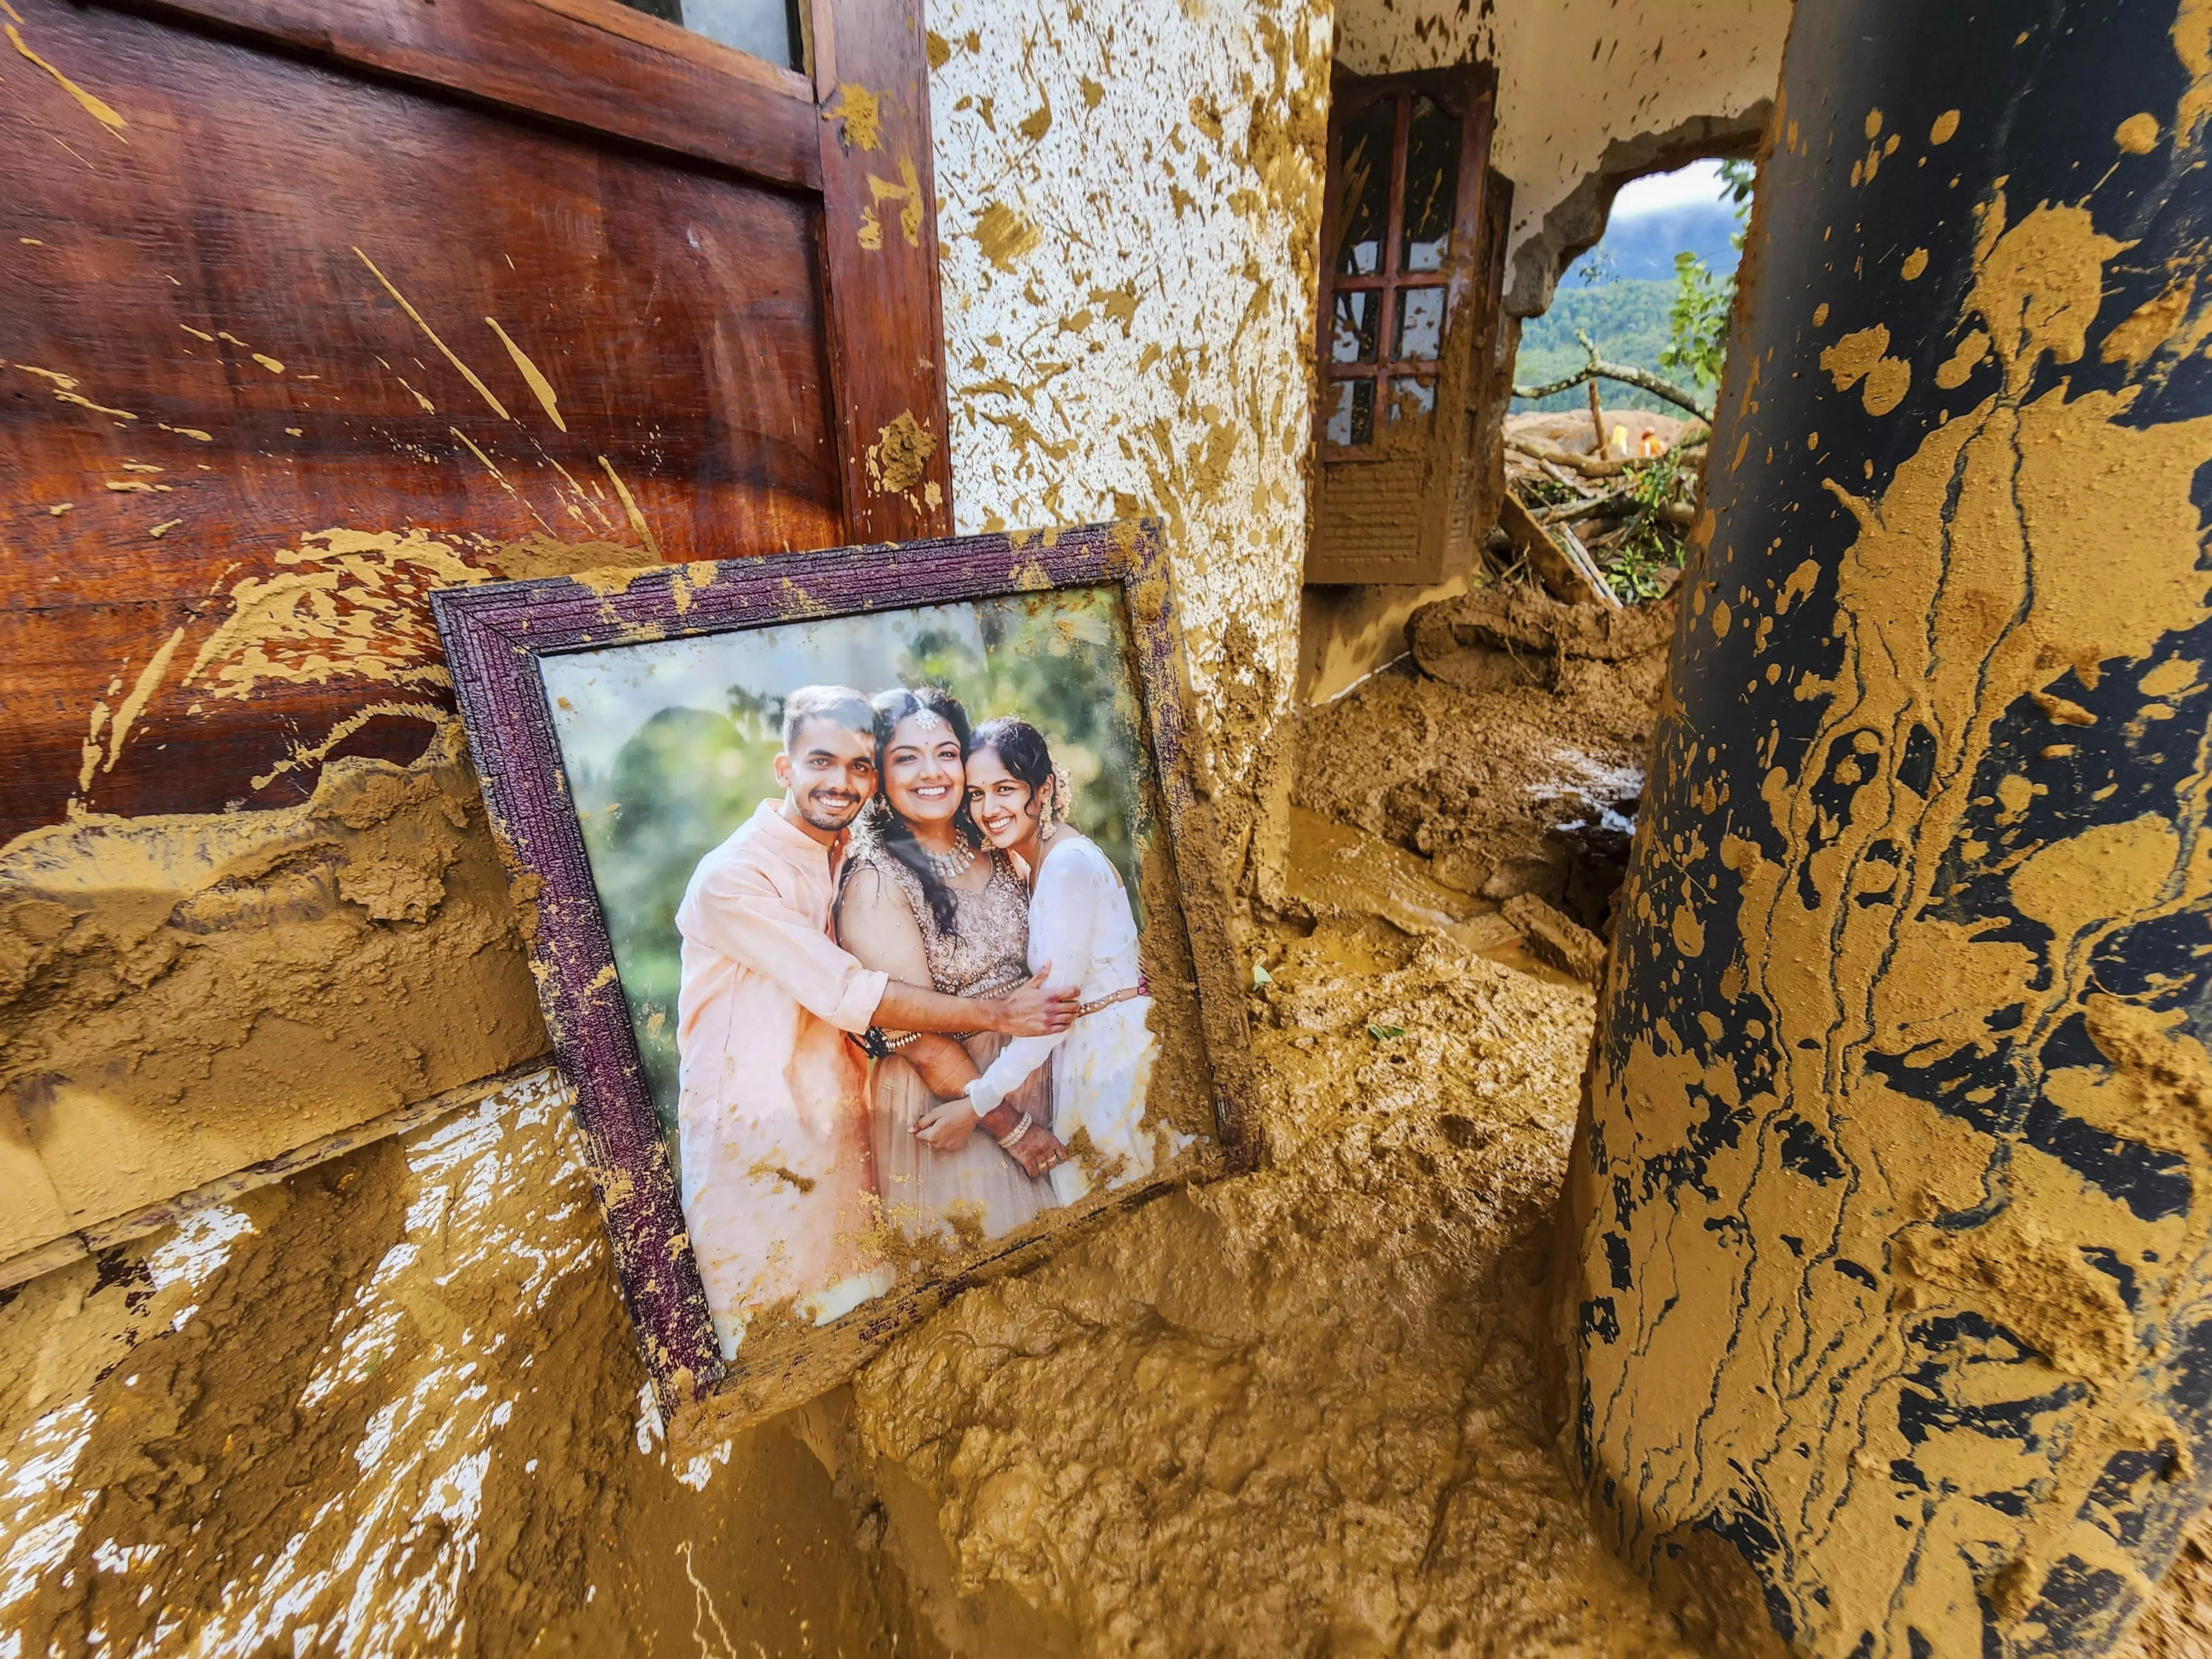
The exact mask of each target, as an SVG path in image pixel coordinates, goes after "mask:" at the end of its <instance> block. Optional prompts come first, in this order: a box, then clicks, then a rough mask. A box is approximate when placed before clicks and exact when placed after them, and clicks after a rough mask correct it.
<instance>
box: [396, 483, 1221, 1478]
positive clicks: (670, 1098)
mask: <svg viewBox="0 0 2212 1659" xmlns="http://www.w3.org/2000/svg"><path fill="white" fill-rule="evenodd" d="M432 605H433V607H434V609H435V612H436V616H437V621H438V627H439V629H440V632H441V634H442V635H443V636H444V640H445V646H446V652H447V660H448V663H449V664H450V665H451V669H452V672H453V684H454V688H455V690H456V693H457V695H458V696H459V702H460V708H461V714H462V718H463V720H464V721H465V725H466V726H467V729H468V735H469V742H470V744H471V752H472V754H473V756H474V757H475V761H476V765H477V772H478V774H479V775H480V777H481V779H482V781H483V793H484V799H485V805H486V806H487V808H488V810H489V817H490V821H491V823H492V826H493V829H494V833H495V836H497V837H498V839H499V842H500V847H501V854H502V855H503V856H504V857H505V859H506V860H507V866H508V869H509V871H510V874H511V878H512V880H513V890H514V893H515V896H516V899H517V902H518V904H519V906H520V909H521V912H522V916H523V927H524V933H525V934H526V937H527V938H528V939H529V941H530V948H531V952H532V965H533V969H534V971H535V973H536V975H537V980H538V993H539V997H540V1000H542V1002H543V1004H544V1011H545V1019H546V1024H547V1025H548V1026H549V1028H550V1030H551V1032H552V1036H553V1043H554V1049H555V1054H556V1058H557V1060H558V1061H559V1064H560V1067H561V1070H562V1074H563V1076H564V1078H565V1079H566V1080H567V1082H568V1085H569V1087H570V1088H571V1089H572V1090H573V1091H574V1101H575V1110H576V1115H577V1119H578V1121H579V1122H580V1124H581V1126H582V1128H583V1132H584V1138H585V1141H586V1147H587V1149H588V1156H589V1158H590V1160H591V1164H592V1171H593V1176H594V1180H595V1182H596V1185H597V1189H598V1192H599V1201H600V1204H601V1206H602V1208H603V1210H604V1212H605V1220H606V1227H607V1234H608V1237H609V1238H610V1239H611V1242H612V1244H613V1248H614V1260H615V1266H616V1271H617V1274H618V1275H619V1277H620V1279H621V1283H622V1287H623V1294H624V1296H625V1297H626V1298H627V1300H628V1303H629V1310H630V1314H631V1317H632V1319H633V1320H634V1322H635V1325H636V1327H637V1332H638V1338H639V1343H640V1346H641V1349H642V1351H643V1353H644V1356H645V1360H646V1364H647V1369H648V1370H649V1372H650V1373H651V1375H652V1377H653V1383H654V1387H655V1389H656V1391H657V1394H658V1395H659V1401H660V1406H661V1410H662V1413H663V1416H664V1418H665V1419H666V1421H667V1423H668V1425H669V1429H670V1432H671V1436H676V1437H680V1438H681V1439H682V1440H683V1441H684V1442H686V1443H694V1444H696V1443H699V1442H700V1441H701V1440H702V1439H704V1438H707V1437H709V1436H712V1435H714V1434H720V1433H725V1432H727V1431H728V1430H729V1429H730V1428H732V1427H733V1426H736V1425H738V1424H741V1423H743V1422H745V1421H750V1420H752V1419H757V1418H758V1417H761V1416H764V1415H766V1414H768V1413H772V1412H775V1411H779V1410H781V1409H783V1408H784V1407H787V1406H790V1405H793V1404H796V1403H798V1402H799V1401H803V1400H805V1399H807V1398H809V1397H811V1395H814V1394H816V1393H818V1392H819V1391H820V1390H821V1389H824V1388H827V1387H829V1386H831V1385H832V1384H834V1383H836V1382H837V1381H838V1380H840V1379H841V1378H842V1376H845V1375H847V1374H848V1373H849V1371H850V1370H851V1369H852V1368H853V1367H854V1365H855V1364H858V1363H859V1362H860V1360H862V1359H864V1358H866V1356H867V1355H868V1353H869V1352H872V1350H873V1349H875V1348H876V1347H878V1346H880V1345H881V1344H882V1343H883V1342H884V1340H886V1339H887V1338H889V1337H890V1335H892V1334H894V1333H896V1331H898V1330H900V1329H901V1328H904V1327H905V1326H907V1325H908V1324H910V1323H911V1322H914V1321H915V1320H916V1319H918V1318H920V1317H921V1316H924V1315H926V1314H927V1312H929V1311H930V1310H932V1309H933V1308H935V1307H936V1306H938V1305H939V1304H940V1303H941V1302H942V1301H943V1300H944V1298H945V1297H947V1296H949V1295H950V1294H951V1293H952V1292H953V1291H956V1290H957V1289H958V1288H960V1287H961V1286H962V1285H967V1284H971V1283H975V1282H977V1281H978V1280H979V1279H982V1278H986V1277H988V1276H991V1275H994V1274H996V1273H1004V1272H1007V1271H1010V1270H1012V1269H1014V1268H1016V1267H1020V1266H1022V1265H1024V1264H1025V1263H1027V1262H1029V1261H1034V1260H1036V1258H1037V1256H1038V1255H1039V1254H1040V1253H1042V1252H1044V1251H1048V1250H1049V1249H1052V1248H1054V1243H1055V1242H1056V1241H1058V1240H1060V1239H1062V1238H1064V1237H1066V1236H1067V1234H1068V1232H1069V1231H1070V1229H1071V1228H1075V1227H1079V1226H1080V1225H1082V1223H1083V1222H1084V1220H1085V1218H1087V1217H1090V1216H1093V1215H1096V1214H1097V1213H1098V1212H1101V1211H1102V1210H1104V1209H1107V1208H1109V1207H1111V1206H1117V1205H1124V1204H1127V1203H1130V1202H1133V1201H1136V1200H1141V1199H1142V1198H1144V1197H1145V1196H1146V1194H1151V1193H1155V1192H1158V1190H1160V1189H1161V1188H1163V1187H1164V1186H1165V1185H1167V1184H1169V1183H1172V1182H1183V1181H1187V1180H1190V1179H1193V1178H1204V1177H1207V1176H1213V1175H1217V1174H1219V1173H1222V1172H1225V1171H1226V1170H1234V1169H1237V1168H1241V1167H1243V1166H1245V1165H1246V1164H1248V1163H1249V1159H1250V1157H1251V1153H1252V1148H1251V1146H1249V1141H1248V1129H1247V1118H1246V1114H1245V1110H1244V1098H1243V1090H1244V1086H1245V1078H1246V1073H1247V1053H1248V1040H1247V1033H1246V1030H1245V1026H1244V1018H1243V998H1242V994H1241V986H1240V983H1239V980H1238V976H1237V969H1236V964H1235V962H1234V959H1233V956H1232V953H1231V948H1230V943H1229V934H1228V930H1227V926H1226V917H1225V909H1224V904H1225V901H1224V895H1223V891H1222V889H1221V885H1220V878H1219V873H1218V870H1217V868H1216V866H1215V862H1214V859H1213V847H1214V837H1213V836H1212V834H1211V832H1210V829H1209V824H1208V818H1207V815H1206V811H1205V810H1204V807H1203V804H1202V802H1201V801H1200V799H1199V798H1198V797H1197V796H1196V795H1195V794H1194V791H1193V789H1192V787H1191V784H1190V781H1189V778H1188V757H1187V755H1186V752H1185V741H1184V724H1183V720H1184V694H1185V682H1184V678H1183V673H1182V665H1181V660H1180V656H1179V646H1178V641H1179V639H1180V634H1179V630H1178V629H1177V627H1176V615H1175V605H1174V600H1173V597H1172V594H1171V593H1170V587H1169V582H1168V577H1167V572H1166V568H1165V566H1164V562H1163V561H1162V559H1161V557H1160V550H1159V545H1158V535H1157V532H1156V530H1155V529H1154V527H1153V526H1151V525H1150V524H1149V523H1146V524H1135V523H1126V522H1125V523H1121V524H1115V525H1098V526H1087V527H1085V528H1082V529H1077V530H1067V531H1061V532H1057V533H1056V534H1055V533H1052V532H1047V533H1045V534H1042V535H1033V536H1028V537H1007V536H1003V535H991V536H970V537H960V538H952V539H949V540H944V541H933V542H921V543H914V544H907V545H903V546H890V547H885V546H875V547H860V548H842V549H838V550H833V551H829V552H823V553H802V554H787V555H783V556H777V557H774V558H746V559H732V560H727V561H724V562H718V563H702V564H690V565H657V566H653V567H651V568H647V569H642V570H635V571H630V570H614V571H605V572H595V573H592V574H586V575H583V576H578V577H556V578H549V579H544V580H530V581H516V582H502V583H495V584H491V585H488V586H481V587H467V588H453V589H447V590H446V591H443V592H438V593H435V594H434V595H433V596H432Z"/></svg>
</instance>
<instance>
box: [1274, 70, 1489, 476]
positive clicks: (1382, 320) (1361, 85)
mask: <svg viewBox="0 0 2212 1659" xmlns="http://www.w3.org/2000/svg"><path fill="white" fill-rule="evenodd" d="M1488 86H1489V82H1488V78H1487V77H1486V76H1485V75H1483V74H1482V73H1481V72H1480V70H1478V68H1477V66H1476V65H1474V64H1462V65H1459V66H1457V67H1455V68H1452V69H1444V70H1409V71H1407V72H1405V73H1402V74H1397V75H1373V76H1349V75H1345V74H1341V73H1340V74H1338V75H1337V76H1335V77H1334V83H1333V85H1332V88H1331V93H1330V103H1329V117H1328V184H1327V188H1326V191H1325V193H1324V194H1323V197H1322V233H1321V246H1322V269H1321V303H1320V308H1319V314H1318V316H1317V318H1316V323H1315V331H1314V356H1315V362H1316V369H1317V372H1318V374H1319V378H1320V381H1321V398H1320V401H1319V404H1318V405H1317V407H1316V410H1315V411H1314V444H1315V447H1316V453H1318V454H1319V456H1320V457H1321V459H1322V460H1324V461H1332V462H1334V461H1373V460H1379V459H1383V447H1384V446H1383V444H1382V442H1381V437H1382V433H1383V428H1384V427H1385V426H1386V425H1387V424H1388V423H1389V386H1390V384H1391V382H1392V381H1394V380H1425V381H1427V382H1428V383H1429V385H1430V386H1431V388H1434V387H1435V386H1437V385H1438V383H1439V382H1440V381H1441V380H1442V378H1443V357H1442V356H1441V348H1442V344H1443V341H1444V339H1445V338H1446V337H1449V335H1450V333H1451V325H1452V323H1453V320H1454V319H1455V317H1456V316H1457V315H1458V313H1459V312H1460V309H1461V307H1462V306H1464V305H1465V304H1466V303H1467V300H1468V291H1469V289H1470V287H1471V283H1470V282H1469V273H1470V272H1471V271H1472V270H1473V269H1474V261H1473V259H1472V258H1471V257H1470V252H1469V251H1470V250H1471V249H1472V248H1474V246H1475V245H1476V244H1477V243H1479V241H1480V239H1481V235H1482V230H1483V224H1482V217H1483V216H1482V196H1483V189H1482V185H1483V173H1484V170H1485V166H1486V162H1487V161H1488V155H1487V149H1488V144H1487V139H1488V136H1489V135H1488V131H1487V127H1488V116H1489V99H1488V96H1487V92H1488ZM1417 95H1426V96H1427V97H1429V98H1431V99H1432V100H1435V101H1436V102H1437V104H1438V105H1440V106H1443V109H1445V110H1446V111H1447V112H1449V113H1451V114H1453V115H1455V116H1456V117H1458V118H1459V176H1458V183H1457V186H1456V189H1455V192H1454V198H1453V203H1452V225H1451V250H1452V251H1451V252H1450V254H1449V255H1448V256H1447V258H1445V260H1444V262H1443V265H1442V266H1441V267H1440V268H1439V269H1437V270H1432V271H1428V270H1424V271H1402V270H1400V269H1399V264H1398V261H1399V258H1400V251H1401V245H1402V243H1403V241H1404V214H1405V200H1406V151H1407V141H1408V137H1409V135H1410V133H1411V131H1412V126H1413V99H1414V98H1415V97H1416V96H1417ZM1385 99H1389V100H1392V101H1393V102H1395V105H1396V106H1397V112H1396V120H1395V123H1394V124H1393V128H1392V133H1391V142H1390V176H1389V208H1388V210H1387V213H1386V216H1385V219H1384V223H1383V261H1382V268H1381V269H1380V270H1378V271H1377V272H1376V274H1375V275H1373V276H1347V275H1345V274H1343V273H1340V272H1339V271H1338V270H1337V269H1336V254H1337V246H1336V242H1337V236H1338V234H1339V231H1340V228H1341V216H1342V210H1343V205H1344V203H1343V196H1344V168H1343V166H1342V155H1341V146H1342V143H1343V142H1344V135H1345V131H1346V128H1347V127H1348V126H1349V125H1351V123H1352V120H1353V119H1354V118H1357V117H1358V116H1360V115H1364V113H1366V112H1367V111H1369V110H1370V109H1371V108H1373V107H1374V106H1375V105H1376V104H1377V103H1380V102H1382V101H1383V100H1385ZM1420 289H1443V290H1444V315H1443V322H1442V324H1441V325H1440V327H1439V328H1438V331H1437V342H1438V346H1439V356H1437V357H1433V358H1427V357H1422V358H1396V357H1393V356H1391V353H1392V351H1394V350H1395V349H1396V346H1397V322H1398V296H1399V295H1401V294H1402V293H1406V292H1407V291H1415V290H1420ZM1340 294H1379V295H1381V296H1382V299H1381V303H1380V306H1379V307H1378V312H1377V315H1376V319H1375V329H1376V333H1375V361H1374V362H1362V363H1340V362H1337V361H1336V360H1335V354H1334V349H1333V343H1334V333H1335V312H1336V297H1337V295H1340ZM1359 380H1367V381H1370V382H1371V383H1372V384H1373V386H1374V387H1375V401H1374V408H1373V412H1372V415H1371V416H1370V423H1369V435H1368V441H1366V442H1365V443H1364V444H1334V443H1331V442H1330V441H1328V415H1329V410H1330V407H1331V398H1332V394H1333V393H1334V390H1335V388H1336V387H1337V386H1339V385H1340V384H1343V383H1345V382H1347V381H1352V382H1356V381H1359Z"/></svg>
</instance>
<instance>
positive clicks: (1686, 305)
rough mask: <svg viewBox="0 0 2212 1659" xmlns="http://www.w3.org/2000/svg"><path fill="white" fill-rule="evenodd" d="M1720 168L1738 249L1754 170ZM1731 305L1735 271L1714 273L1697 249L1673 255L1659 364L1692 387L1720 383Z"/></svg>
mask: <svg viewBox="0 0 2212 1659" xmlns="http://www.w3.org/2000/svg"><path fill="white" fill-rule="evenodd" d="M1720 173H1721V184H1722V185H1723V187H1724V188H1725V190H1726V191H1727V194H1728V199H1729V205H1730V206H1732V207H1733V208H1734V209H1735V218H1736V231H1735V234H1734V235H1732V236H1730V237H1729V245H1730V246H1733V247H1734V248H1735V251H1736V252H1737V253H1739V254H1741V252H1743V238H1744V227H1745V226H1746V225H1747V223H1748V222H1749V221H1750V217H1751V191H1752V186H1753V183H1754V182H1755V180H1756V178H1757V170H1756V169H1755V168H1754V167H1753V166H1752V164H1751V163H1750V162H1749V161H1742V160H1741V159H1737V158H1731V159H1729V160H1728V161H1723V162H1722V163H1721V167H1720ZM1734 310H1735V272H1734V271H1733V270H1731V271H1730V272H1729V274H1728V275H1727V276H1714V275H1713V273H1712V270H1711V267H1709V266H1708V265H1707V264H1705V261H1704V260H1703V259H1700V258H1698V257H1697V256H1696V255H1695V254H1693V253H1678V254H1676V255H1675V256H1674V303H1673V304H1672V305H1671V306H1669V307H1668V313H1667V349H1665V350H1663V351H1662V352H1661V353H1660V354H1659V367H1660V368H1662V369H1663V370H1665V371H1667V372H1668V373H1670V374H1676V375H1686V376H1688V377H1689V380H1690V384H1691V385H1692V386H1699V387H1703V386H1718V385H1719V384H1720V379H1721V365H1722V364H1723V362H1725V361H1726V360H1727V357H1728V336H1729V313H1731V312H1733V311H1734Z"/></svg>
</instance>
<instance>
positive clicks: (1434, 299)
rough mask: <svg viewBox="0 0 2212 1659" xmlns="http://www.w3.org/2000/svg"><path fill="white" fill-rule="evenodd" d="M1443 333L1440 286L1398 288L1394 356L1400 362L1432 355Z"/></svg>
mask: <svg viewBox="0 0 2212 1659" xmlns="http://www.w3.org/2000/svg"><path fill="white" fill-rule="evenodd" d="M1443 332H1444V291H1443V289H1440V288H1401V289H1399V290H1398V352H1397V355H1398V357H1399V360H1400V361H1401V362H1406V361H1410V360H1413V359H1416V358H1418V359H1419V360H1420V361H1422V362H1429V361H1431V360H1433V359H1434V358H1435V356H1436V355H1437V349H1438V343H1439V342H1440V341H1441V340H1442V339H1443Z"/></svg>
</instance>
